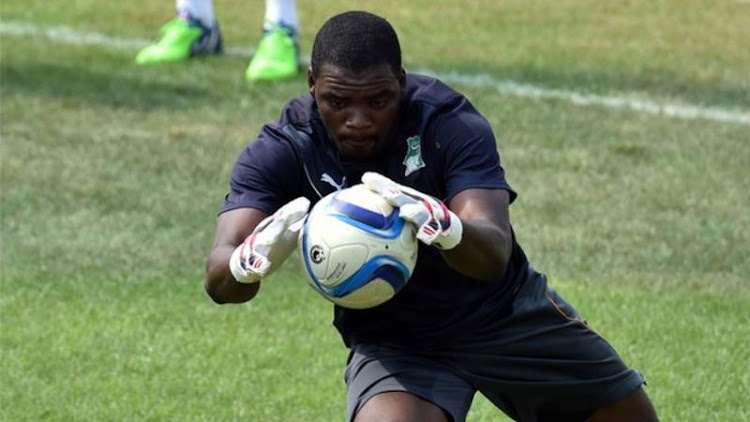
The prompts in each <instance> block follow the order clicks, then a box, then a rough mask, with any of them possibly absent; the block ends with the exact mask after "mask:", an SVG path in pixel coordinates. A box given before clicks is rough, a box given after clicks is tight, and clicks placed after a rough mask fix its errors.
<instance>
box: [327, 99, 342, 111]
mask: <svg viewBox="0 0 750 422" xmlns="http://www.w3.org/2000/svg"><path fill="white" fill-rule="evenodd" d="M328 105H329V106H331V108H336V109H342V108H344V102H343V101H342V100H339V99H336V98H329V99H328Z"/></svg>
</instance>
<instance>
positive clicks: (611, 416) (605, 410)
mask: <svg viewBox="0 0 750 422" xmlns="http://www.w3.org/2000/svg"><path fill="white" fill-rule="evenodd" d="M658 420H659V418H658V417H657V416H656V410H654V406H653V404H651V400H650V399H649V398H648V396H647V395H646V392H645V391H643V388H641V387H639V388H638V389H637V390H635V391H634V392H632V393H630V394H629V395H627V396H625V397H623V398H622V399H620V400H619V401H617V402H615V403H612V404H610V405H608V406H604V407H602V408H600V409H598V410H597V411H596V412H594V414H593V415H592V416H591V417H590V418H589V419H588V420H587V422H658Z"/></svg>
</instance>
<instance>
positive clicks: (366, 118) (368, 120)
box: [346, 108, 372, 129]
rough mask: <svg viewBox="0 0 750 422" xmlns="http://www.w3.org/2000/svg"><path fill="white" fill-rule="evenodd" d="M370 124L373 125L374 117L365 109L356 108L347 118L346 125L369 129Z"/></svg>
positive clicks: (350, 127) (352, 127) (351, 127)
mask: <svg viewBox="0 0 750 422" xmlns="http://www.w3.org/2000/svg"><path fill="white" fill-rule="evenodd" d="M370 126H372V117H371V116H370V114H369V113H368V112H367V111H365V110H361V109H358V108H355V109H353V110H352V111H351V112H350V113H349V115H348V116H347V118H346V127H347V128H349V129H367V128H369V127H370Z"/></svg>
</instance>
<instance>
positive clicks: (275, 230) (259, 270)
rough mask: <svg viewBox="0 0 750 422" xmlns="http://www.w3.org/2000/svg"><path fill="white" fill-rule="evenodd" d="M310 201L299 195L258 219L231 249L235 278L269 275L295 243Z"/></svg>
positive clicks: (254, 279)
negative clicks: (247, 234)
mask: <svg viewBox="0 0 750 422" xmlns="http://www.w3.org/2000/svg"><path fill="white" fill-rule="evenodd" d="M309 207H310V201H309V200H308V199H307V198H304V197H299V198H297V199H295V200H293V201H291V202H289V203H287V204H286V205H284V206H283V207H281V208H279V209H278V211H276V212H275V213H274V214H273V215H271V216H268V217H266V218H265V219H264V220H263V221H261V222H260V223H259V224H258V225H257V226H256V227H255V230H253V232H252V233H251V234H250V236H248V237H247V238H246V239H245V241H244V242H242V244H241V245H240V246H238V247H237V248H236V249H235V250H234V252H233V253H232V256H231V258H230V259H229V270H230V271H231V272H232V275H233V276H234V278H235V280H237V281H238V282H240V283H245V284H252V283H257V282H258V281H260V279H261V278H263V277H265V276H267V275H270V274H271V273H272V272H274V271H275V270H276V269H277V268H278V267H280V266H281V264H283V263H284V261H286V259H287V258H289V255H291V254H292V251H294V248H295V247H296V246H297V235H298V233H299V231H300V229H301V228H302V224H303V222H304V219H305V216H306V215H307V210H308V208H309Z"/></svg>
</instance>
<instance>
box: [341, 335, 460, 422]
mask: <svg viewBox="0 0 750 422" xmlns="http://www.w3.org/2000/svg"><path fill="white" fill-rule="evenodd" d="M344 380H345V381H346V395H347V406H346V413H347V421H350V422H351V421H356V422H368V421H378V422H382V421H389V422H396V421H404V422H406V421H440V422H442V421H445V422H464V420H465V418H466V413H467V412H468V411H469V406H470V405H471V401H472V399H473V398H474V392H475V390H474V388H473V387H472V386H471V385H469V384H468V383H467V382H466V381H465V380H464V379H462V378H460V377H459V376H457V375H456V374H455V373H454V372H453V371H452V370H451V369H450V368H449V367H447V366H445V365H444V364H441V363H439V362H436V361H433V360H431V359H426V358H424V357H420V356H414V355H411V354H409V353H408V352H405V351H403V350H400V349H395V348H391V347H385V346H376V345H370V344H359V345H355V346H354V347H353V349H352V353H351V355H350V357H349V362H347V365H346V371H345V373H344Z"/></svg>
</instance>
